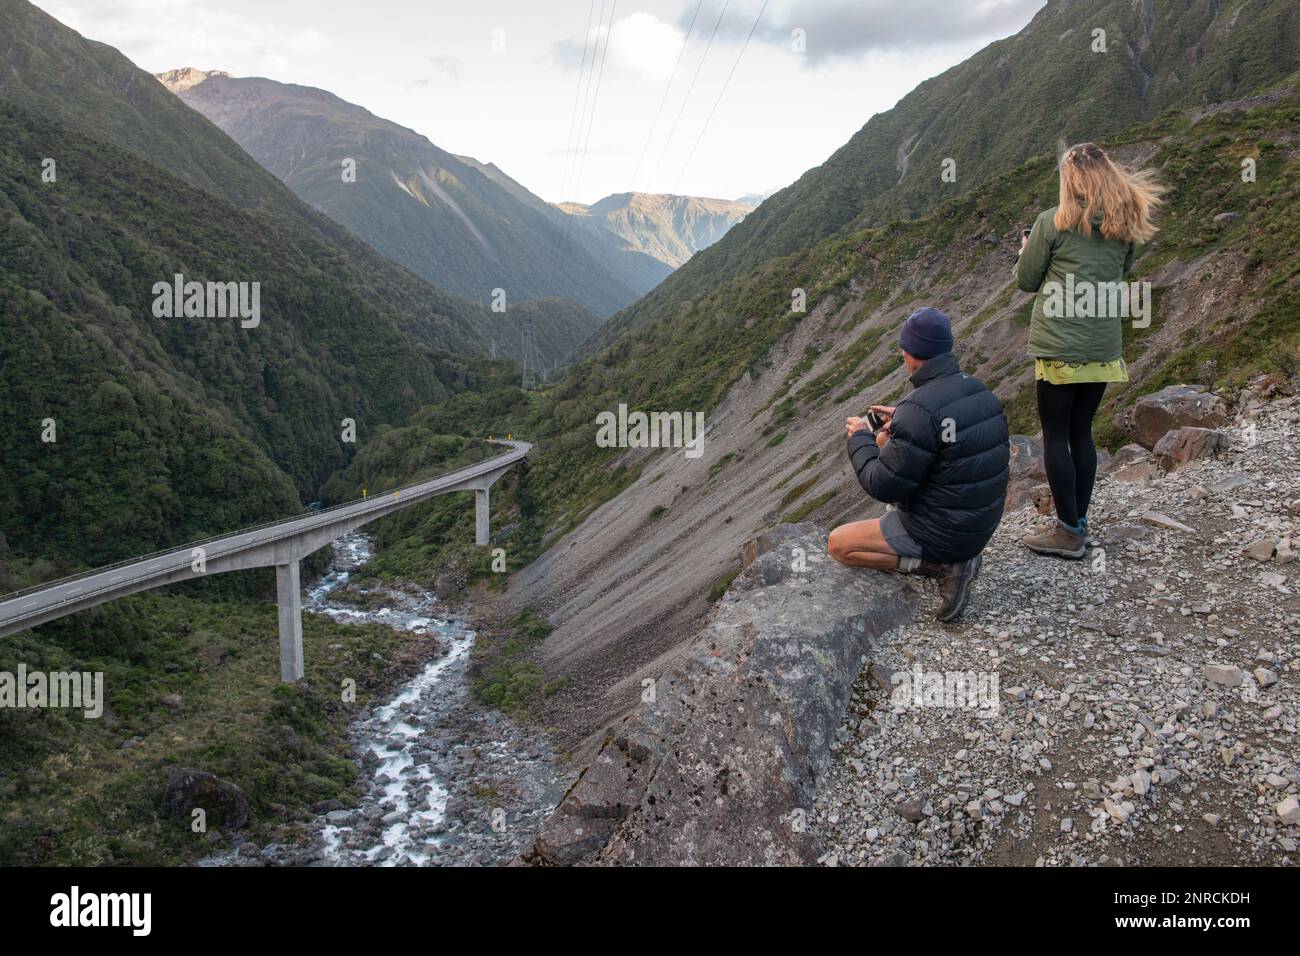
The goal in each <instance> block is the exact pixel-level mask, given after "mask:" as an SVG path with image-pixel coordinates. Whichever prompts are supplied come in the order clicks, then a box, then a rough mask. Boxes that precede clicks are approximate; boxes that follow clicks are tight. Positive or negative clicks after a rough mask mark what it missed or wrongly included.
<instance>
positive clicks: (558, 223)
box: [548, 0, 605, 282]
mask: <svg viewBox="0 0 1300 956" xmlns="http://www.w3.org/2000/svg"><path fill="white" fill-rule="evenodd" d="M604 11H605V0H601V16H602V17H604ZM595 15H596V0H591V4H590V6H588V8H587V29H586V30H585V31H583V34H582V62H581V63H580V64H579V66H578V85H577V87H576V88H575V89H574V91H573V110H572V112H571V114H570V116H569V138H568V140H567V141H566V142H565V146H564V163H563V165H562V166H561V170H560V200H561V202H563V201H564V198H565V193H566V191H567V190H568V187H569V173H570V166H571V164H572V162H573V150H574V145H575V141H576V139H577V136H578V130H579V129H580V127H579V123H578V117H579V115H582V114H585V113H586V105H585V103H584V105H583V108H582V114H580V113H579V111H578V104H579V102H581V101H582V100H583V95H582V92H583V85H584V84H583V78H584V75H585V74H586V73H587V50H588V48H589V47H590V46H591V22H592V20H593V19H594V17H595ZM592 65H593V66H594V65H595V57H594V55H593V57H592ZM588 85H589V84H588ZM555 212H556V215H557V218H556V219H555V220H554V225H555V231H554V237H553V239H552V243H551V254H550V256H549V257H548V258H549V260H550V269H549V272H550V276H551V281H552V282H554V280H555V274H556V271H557V270H558V268H559V264H560V257H559V252H558V250H559V245H560V233H561V230H562V229H563V228H564V224H565V220H566V218H567V216H568V214H567V213H565V212H564V210H562V209H556V210H555Z"/></svg>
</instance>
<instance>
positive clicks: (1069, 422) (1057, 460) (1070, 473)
mask: <svg viewBox="0 0 1300 956" xmlns="http://www.w3.org/2000/svg"><path fill="white" fill-rule="evenodd" d="M1037 385H1038V418H1039V420H1040V421H1041V422H1042V423H1043V464H1044V466H1045V467H1046V469H1047V483H1048V484H1049V485H1050V486H1051V488H1052V500H1053V501H1054V502H1055V503H1056V516H1057V517H1058V518H1060V519H1061V521H1062V522H1063V523H1064V524H1068V525H1069V526H1070V527H1071V528H1077V527H1078V526H1079V519H1080V518H1083V517H1086V516H1087V514H1088V503H1089V502H1090V501H1092V486H1093V482H1095V481H1096V480H1097V447H1096V446H1095V445H1094V444H1093V443H1092V418H1093V416H1094V415H1096V414H1097V406H1099V405H1100V404H1101V396H1102V394H1103V393H1104V392H1105V391H1106V383H1105V382H1078V383H1076V384H1074V385H1052V384H1049V383H1048V382H1044V381H1041V380H1040V381H1039V382H1038V383H1037Z"/></svg>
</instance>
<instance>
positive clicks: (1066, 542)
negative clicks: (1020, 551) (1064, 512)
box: [1022, 521, 1088, 559]
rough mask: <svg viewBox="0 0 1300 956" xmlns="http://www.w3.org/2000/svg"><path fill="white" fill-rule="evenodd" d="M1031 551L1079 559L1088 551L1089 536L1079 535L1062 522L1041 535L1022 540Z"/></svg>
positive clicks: (1032, 535) (1033, 535) (1027, 536)
mask: <svg viewBox="0 0 1300 956" xmlns="http://www.w3.org/2000/svg"><path fill="white" fill-rule="evenodd" d="M1022 540H1023V541H1024V543H1025V547H1027V548H1028V549H1029V550H1030V551H1037V552H1038V553H1039V554H1054V555H1056V556H1057V557H1061V558H1074V559H1078V558H1081V557H1083V556H1084V554H1085V553H1087V551H1088V537H1087V535H1083V534H1079V533H1077V532H1075V531H1072V530H1071V529H1070V528H1068V527H1066V526H1065V525H1064V524H1062V523H1061V522H1060V521H1057V522H1056V523H1055V524H1053V525H1052V527H1051V528H1050V529H1048V530H1047V531H1045V532H1042V533H1041V534H1031V535H1026V536H1025V537H1024V538H1023V539H1022Z"/></svg>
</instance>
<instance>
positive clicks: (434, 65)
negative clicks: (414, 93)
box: [408, 56, 461, 89]
mask: <svg viewBox="0 0 1300 956" xmlns="http://www.w3.org/2000/svg"><path fill="white" fill-rule="evenodd" d="M425 62H426V63H428V65H429V66H430V67H431V70H430V71H429V72H428V73H427V74H426V75H424V76H420V77H417V78H416V79H415V80H413V81H411V83H410V84H408V85H409V87H410V88H411V89H421V88H426V87H444V86H447V85H450V84H452V83H455V82H456V81H457V80H459V79H460V69H461V63H460V59H459V58H458V57H454V56H431V57H428V58H427V60H426V61H425Z"/></svg>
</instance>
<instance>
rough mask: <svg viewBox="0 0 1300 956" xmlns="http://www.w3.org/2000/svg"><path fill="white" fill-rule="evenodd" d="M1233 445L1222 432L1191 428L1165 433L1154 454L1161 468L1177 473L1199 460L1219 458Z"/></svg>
mask: <svg viewBox="0 0 1300 956" xmlns="http://www.w3.org/2000/svg"><path fill="white" fill-rule="evenodd" d="M1231 445H1232V442H1231V441H1230V440H1229V438H1228V436H1227V435H1225V434H1224V433H1223V432H1221V431H1218V430H1216V429H1213V428H1198V427H1195V426H1189V427H1186V428H1175V429H1173V430H1172V431H1168V432H1165V434H1164V436H1163V437H1161V439H1160V440H1159V441H1158V442H1156V446H1155V448H1154V449H1152V453H1153V454H1154V455H1155V459H1156V462H1157V463H1158V464H1159V465H1160V467H1161V468H1163V469H1164V470H1165V471H1176V470H1177V469H1179V468H1181V467H1182V466H1183V465H1186V464H1187V463H1188V462H1191V461H1196V460H1197V459H1199V458H1217V457H1219V455H1220V454H1222V453H1223V452H1224V451H1227V449H1228V448H1230V447H1231Z"/></svg>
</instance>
